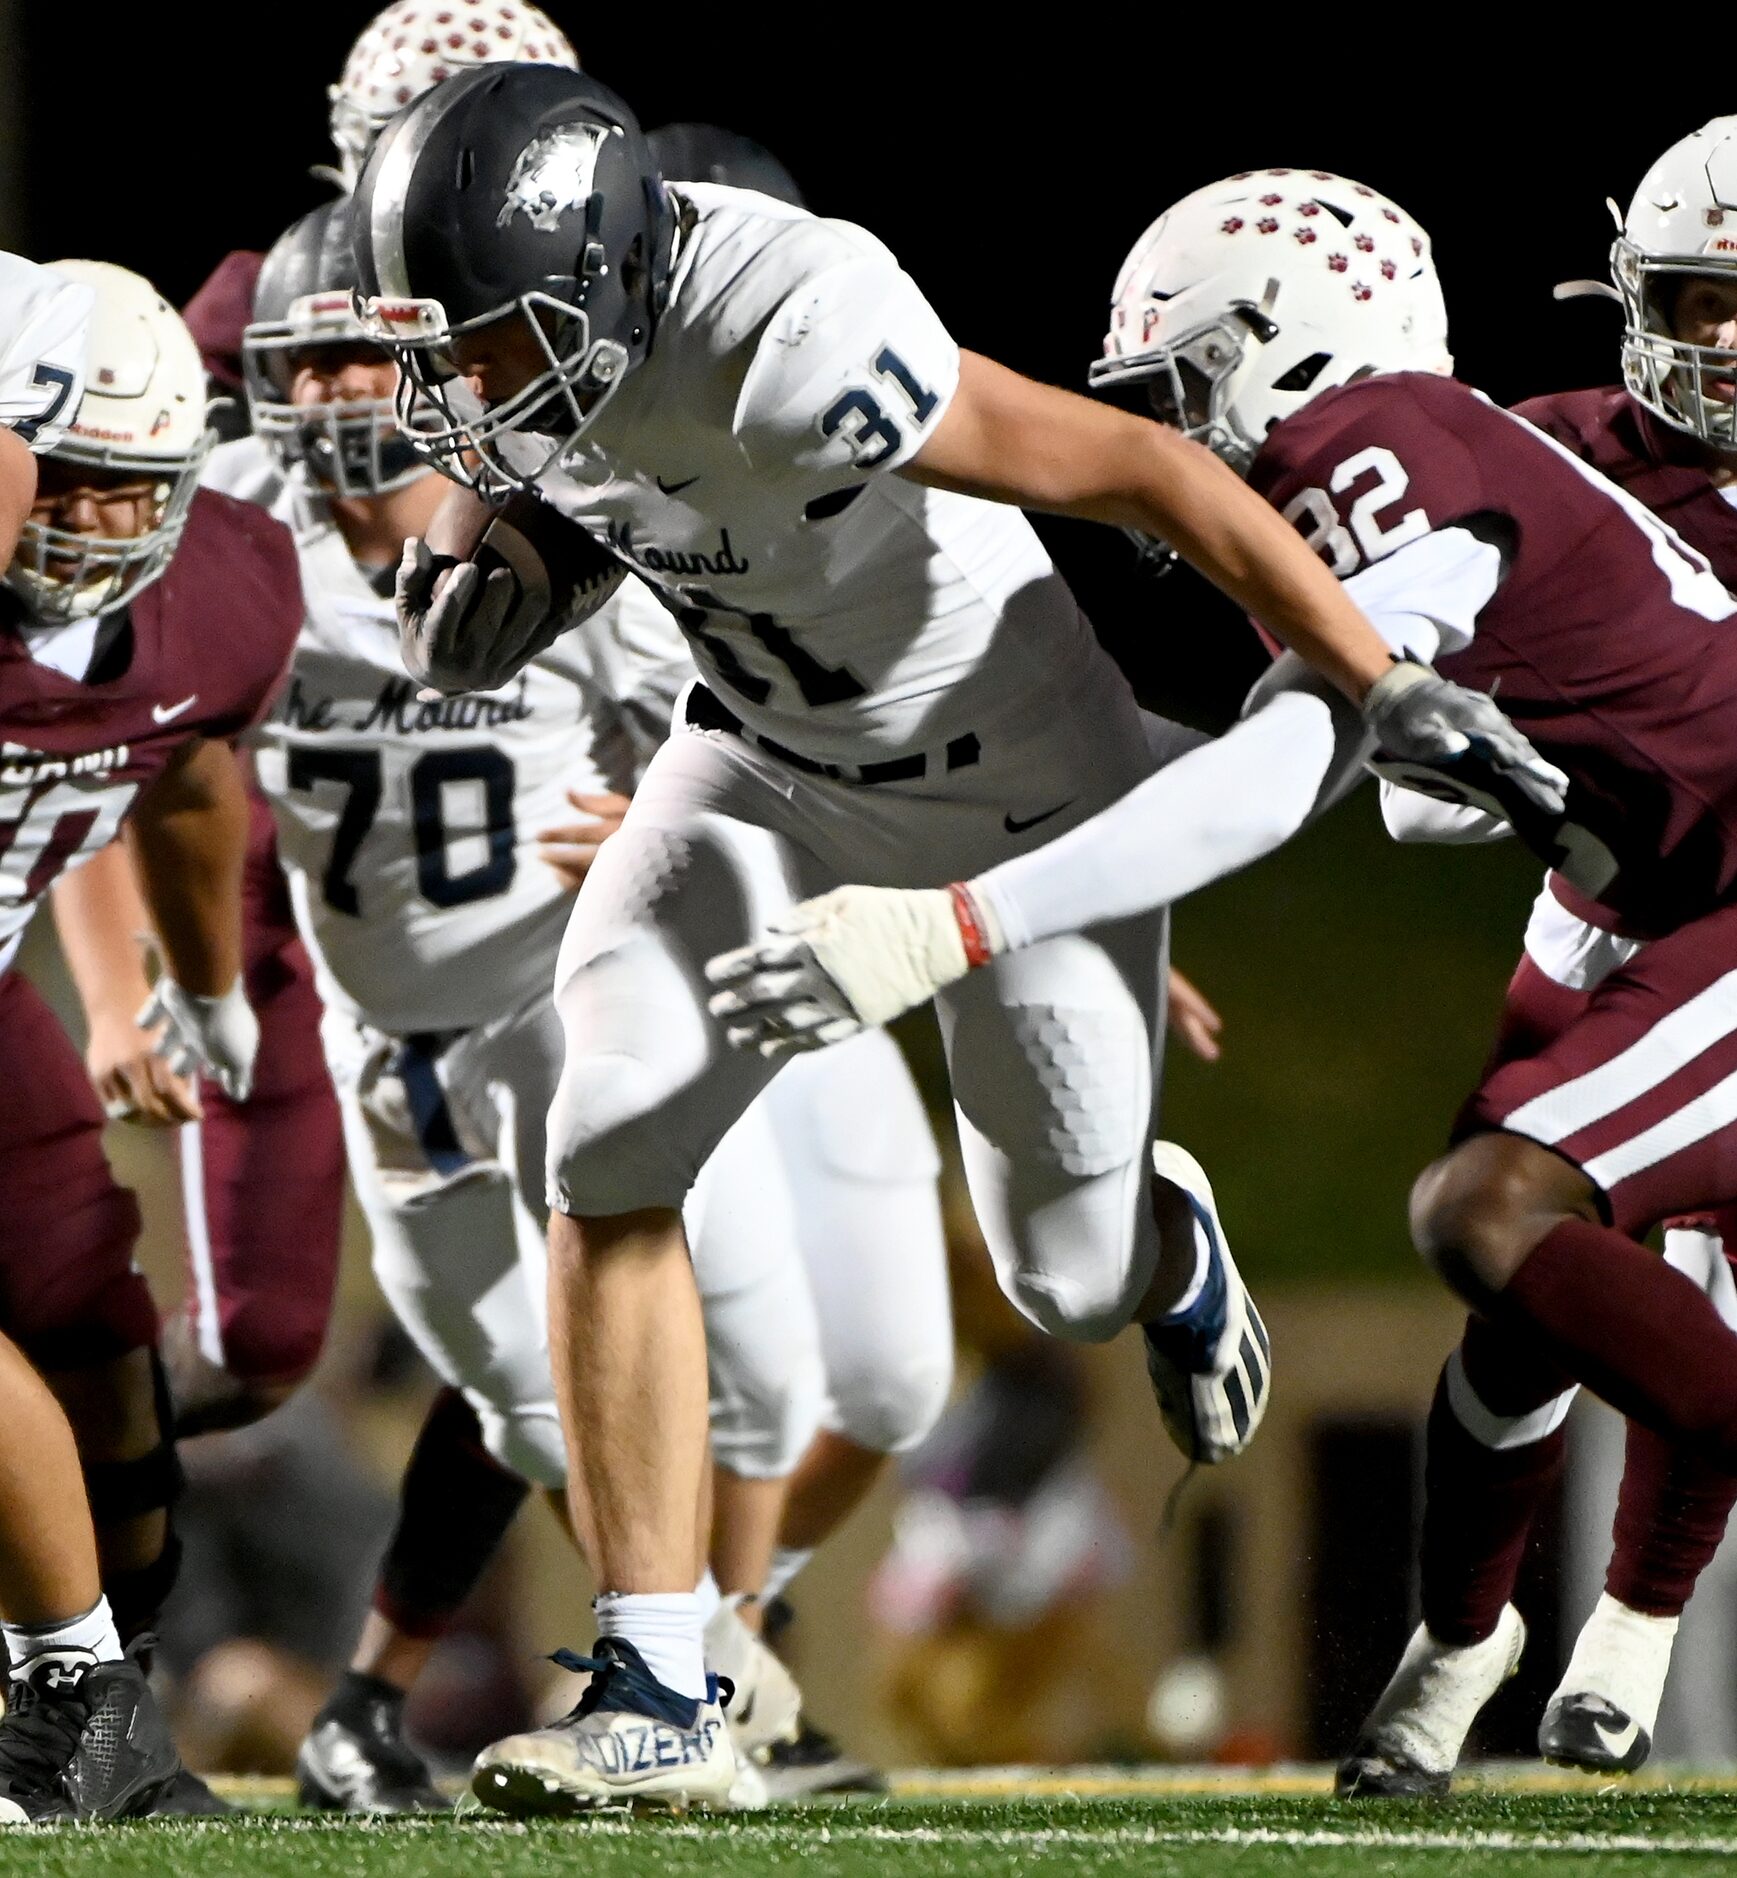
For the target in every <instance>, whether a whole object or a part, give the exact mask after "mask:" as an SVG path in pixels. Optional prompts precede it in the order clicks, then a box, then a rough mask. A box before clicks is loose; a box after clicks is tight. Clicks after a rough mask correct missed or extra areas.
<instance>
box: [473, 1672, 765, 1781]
mask: <svg viewBox="0 0 1737 1878" xmlns="http://www.w3.org/2000/svg"><path fill="white" fill-rule="evenodd" d="M554 1661H555V1662H557V1663H559V1664H560V1665H561V1667H562V1668H563V1669H570V1670H574V1671H585V1670H589V1671H590V1672H591V1684H590V1687H589V1688H587V1689H586V1691H585V1693H584V1695H583V1696H581V1697H580V1699H579V1705H578V1707H577V1708H575V1709H574V1710H573V1711H572V1712H571V1713H570V1714H568V1715H564V1716H563V1717H562V1718H561V1719H560V1720H559V1721H558V1722H553V1723H551V1724H550V1726H549V1727H547V1728H537V1729H534V1730H532V1731H531V1732H530V1733H528V1734H522V1735H509V1736H508V1737H507V1739H506V1740H504V1741H497V1742H496V1743H495V1744H494V1746H493V1747H488V1748H484V1749H483V1751H482V1753H481V1754H479V1755H478V1756H477V1758H476V1764H475V1766H474V1767H473V1768H472V1769H471V1779H470V1790H471V1792H472V1793H474V1794H475V1795H476V1797H477V1798H478V1799H479V1800H481V1801H482V1803H483V1804H484V1805H485V1806H490V1807H493V1808H494V1809H495V1810H496V1811H497V1812H501V1813H511V1814H513V1815H515V1816H516V1817H519V1818H525V1817H529V1816H535V1815H539V1814H572V1813H587V1812H592V1811H595V1810H596V1809H597V1808H599V1807H610V1806H635V1807H644V1808H649V1809H656V1810H660V1811H667V1812H685V1811H686V1810H687V1808H688V1807H690V1806H701V1807H719V1808H726V1809H727V1808H729V1807H731V1806H732V1804H733V1803H735V1802H733V1801H732V1793H733V1792H734V1790H735V1789H736V1786H737V1778H738V1773H739V1768H738V1763H737V1760H736V1750H735V1747H734V1746H733V1744H732V1743H731V1740H730V1730H729V1725H728V1724H727V1723H726V1722H725V1720H724V1710H723V1704H722V1703H721V1702H720V1700H719V1698H718V1687H717V1680H716V1678H715V1677H713V1678H708V1688H707V1695H706V1698H705V1699H704V1700H703V1701H695V1700H693V1699H691V1698H690V1697H687V1696H683V1695H678V1694H677V1693H676V1691H675V1690H673V1689H669V1688H666V1687H665V1686H664V1685H663V1684H662V1683H661V1682H659V1681H658V1680H657V1678H656V1677H655V1676H653V1675H652V1673H651V1671H650V1670H649V1669H647V1668H646V1666H645V1659H644V1658H643V1657H642V1656H641V1655H640V1653H639V1652H638V1651H637V1650H636V1649H635V1648H634V1647H633V1645H632V1644H631V1643H628V1642H626V1641H625V1640H624V1639H622V1638H620V1637H605V1638H603V1639H602V1641H601V1642H599V1643H598V1644H597V1645H596V1647H595V1650H594V1653H593V1654H592V1655H591V1656H577V1655H575V1654H574V1653H573V1652H572V1651H571V1650H559V1651H557V1652H556V1654H555V1657H554ZM744 1798H746V1796H744Z"/></svg>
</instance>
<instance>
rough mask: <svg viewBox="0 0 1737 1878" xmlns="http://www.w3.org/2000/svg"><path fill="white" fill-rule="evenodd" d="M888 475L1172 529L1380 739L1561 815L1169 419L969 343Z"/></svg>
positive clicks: (1481, 706)
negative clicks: (1073, 388) (1496, 778)
mask: <svg viewBox="0 0 1737 1878" xmlns="http://www.w3.org/2000/svg"><path fill="white" fill-rule="evenodd" d="M899 474H901V475H904V476H909V477H911V478H913V479H914V480H916V481H918V482H926V483H930V484H933V485H935V486H936V487H939V488H946V489H957V490H962V491H964V492H965V493H967V494H970V495H978V496H987V497H989V498H991V499H992V500H995V501H999V502H1012V503H1016V504H1018V505H1019V506H1020V507H1021V508H1028V509H1042V510H1045V511H1047V512H1048V513H1050V514H1054V515H1071V516H1076V517H1079V518H1081V519H1083V520H1086V521H1097V522H1108V523H1111V524H1112V525H1114V526H1116V527H1120V528H1131V529H1134V530H1135V531H1136V532H1138V533H1141V534H1145V535H1154V536H1157V537H1159V538H1161V539H1162V540H1164V541H1167V542H1168V543H1169V544H1170V545H1171V546H1172V547H1173V548H1175V549H1176V551H1177V552H1178V553H1179V554H1180V555H1181V556H1182V558H1183V559H1184V560H1186V561H1187V562H1189V563H1190V565H1192V566H1194V567H1196V568H1198V569H1199V570H1200V572H1201V573H1203V574H1204V575H1205V576H1206V577H1207V579H1208V580H1210V581H1211V582H1212V583H1213V584H1214V585H1215V586H1216V587H1218V588H1220V589H1222V591H1223V592H1225V593H1227V594H1229V595H1230V597H1231V598H1232V599H1233V600H1235V601H1237V602H1238V604H1239V605H1241V606H1243V607H1244V608H1246V609H1247V610H1248V611H1249V612H1250V613H1251V614H1253V615H1254V617H1255V618H1256V619H1258V620H1259V621H1260V622H1261V623H1262V625H1264V626H1265V627H1267V628H1268V630H1269V631H1271V632H1272V633H1274V634H1276V635H1277V636H1278V637H1279V638H1280V639H1282V640H1283V641H1284V642H1285V644H1286V645H1288V646H1290V647H1291V648H1292V650H1293V651H1295V652H1297V653H1298V654H1299V655H1300V656H1301V657H1302V658H1304V659H1305V660H1307V662H1308V663H1309V664H1310V665H1312V666H1313V667H1314V668H1315V669H1316V670H1317V671H1318V672H1322V673H1324V674H1325V675H1326V676H1327V677H1328V678H1329V679H1331V680H1332V682H1333V683H1334V684H1335V685H1337V686H1338V688H1339V689H1340V690H1341V691H1342V692H1344V694H1345V695H1346V697H1348V698H1350V699H1351V700H1352V702H1353V703H1355V704H1358V705H1360V706H1361V707H1362V709H1363V712H1364V715H1365V716H1366V717H1367V718H1368V720H1369V722H1370V725H1371V727H1372V728H1374V729H1375V730H1376V731H1377V732H1378V734H1379V739H1380V743H1381V746H1382V748H1383V749H1384V750H1386V751H1388V752H1389V753H1390V754H1392V755H1394V756H1397V757H1404V758H1408V759H1410V760H1412V761H1414V762H1419V763H1430V762H1442V761H1451V760H1452V759H1453V758H1455V757H1457V756H1459V755H1461V754H1462V753H1464V752H1465V751H1466V750H1467V749H1468V748H1473V749H1475V750H1476V751H1477V752H1478V754H1479V755H1480V756H1481V757H1482V758H1484V759H1485V760H1486V761H1488V762H1490V763H1491V764H1492V765H1493V766H1494V767H1495V768H1496V769H1497V770H1499V771H1501V772H1503V773H1505V774H1507V775H1509V776H1511V777H1512V778H1513V780H1514V783H1515V785H1516V786H1517V787H1518V788H1519V789H1521V790H1522V792H1523V793H1526V794H1528V795H1529V796H1531V797H1532V799H1533V800H1534V801H1535V802H1536V803H1537V804H1538V805H1539V806H1540V807H1542V808H1544V809H1546V810H1548V811H1550V812H1551V813H1556V812H1559V811H1560V809H1561V807H1562V791H1563V789H1564V787H1565V782H1564V778H1563V777H1562V775H1561V774H1560V772H1559V771H1557V770H1556V769H1554V768H1553V767H1552V766H1551V765H1550V764H1548V763H1546V762H1545V761H1544V759H1543V758H1542V757H1540V756H1539V755H1538V753H1537V751H1536V750H1534V749H1533V748H1532V746H1531V744H1530V743H1528V742H1527V740H1526V739H1525V738H1524V737H1522V736H1521V735H1520V733H1519V732H1518V731H1517V730H1515V729H1514V727H1513V726H1512V725H1511V724H1510V723H1509V722H1508V720H1507V719H1506V718H1505V717H1504V716H1503V715H1502V713H1501V712H1500V711H1499V710H1498V709H1497V708H1496V706H1495V705H1494V704H1493V703H1492V702H1491V701H1490V700H1489V699H1488V698H1487V697H1485V696H1483V695H1482V694H1481V693H1479V692H1475V691H1467V690H1464V689H1463V688H1462V687H1460V686H1458V685H1454V684H1450V683H1449V682H1448V681H1447V680H1446V679H1443V678H1440V677H1438V676H1437V675H1436V674H1435V673H1434V672H1432V671H1430V670H1429V669H1428V668H1427V667H1426V666H1422V665H1419V664H1416V663H1414V662H1412V661H1411V660H1410V659H1408V658H1398V659H1397V662H1396V657H1397V655H1396V654H1395V652H1394V651H1393V649H1392V648H1391V647H1390V646H1389V644H1388V642H1387V641H1386V640H1385V639H1383V638H1382V636H1381V635H1380V634H1379V633H1378V632H1377V631H1376V630H1375V628H1374V627H1373V626H1372V625H1371V624H1370V623H1369V621H1368V619H1367V618H1365V617H1364V615H1363V614H1362V613H1361V612H1360V611H1359V609H1358V608H1357V606H1356V604H1355V603H1354V602H1353V600H1352V599H1351V597H1350V596H1349V595H1348V594H1347V593H1346V592H1345V590H1344V589H1343V587H1341V585H1340V584H1339V582H1338V581H1337V580H1336V579H1335V578H1334V577H1333V575H1332V574H1330V573H1329V572H1328V571H1327V569H1326V567H1325V566H1323V565H1322V563H1321V562H1320V561H1319V560H1318V559H1317V558H1316V556H1315V555H1314V553H1313V552H1312V551H1311V550H1310V549H1309V548H1308V547H1306V546H1305V545H1304V543H1303V540H1302V538H1301V536H1299V535H1298V534H1297V532H1296V531H1295V530H1294V529H1293V528H1292V527H1291V526H1290V524H1289V523H1288V522H1286V521H1285V519H1284V518H1283V517H1282V516H1281V515H1279V514H1278V512H1277V511H1276V510H1275V509H1273V508H1272V507H1271V505H1270V504H1268V503H1267V502H1266V501H1265V500H1263V499H1262V498H1261V497H1260V496H1258V495H1256V494H1255V492H1254V491H1253V490H1252V489H1250V488H1249V487H1248V486H1247V484H1245V483H1244V482H1243V481H1242V480H1241V479H1240V478H1239V477H1237V476H1236V475H1235V474H1233V472H1232V471H1230V470H1229V469H1227V468H1226V467H1225V465H1224V464H1222V463H1221V462H1219V460H1218V458H1217V457H1215V456H1214V455H1213V454H1212V453H1211V451H1209V450H1207V449H1204V448H1203V447H1202V446H1201V445H1199V444H1197V443H1192V442H1190V441H1189V440H1188V439H1187V438H1186V437H1183V436H1181V435H1180V434H1179V433H1177V432H1176V431H1173V430H1169V429H1166V428H1165V426H1164V425H1162V424H1158V423H1154V422H1153V421H1152V420H1151V419H1149V418H1144V417H1136V416H1133V415H1132V414H1130V413H1129V412H1126V411H1119V410H1117V409H1116V408H1115V407H1114V406H1111V405H1107V404H1100V403H1097V402H1096V401H1094V400H1093V399H1090V398H1081V397H1077V396H1075V394H1074V393H1072V392H1069V391H1061V390H1058V389H1057V388H1056V387H1055V386H1053V385H1040V384H1038V383H1036V382H1035V381H1034V380H1032V379H1029V378H1022V377H1021V376H1020V375H1019V374H1018V373H1017V372H1011V371H1009V370H1008V369H1007V367H1006V366H1004V365H997V364H996V363H995V362H994V361H993V360H992V359H986V358H983V357H981V356H980V355H978V354H976V353H972V352H964V353H961V354H960V371H959V388H958V390H957V392H956V393H955V394H954V396H953V399H952V402H951V403H950V404H949V405H948V407H947V410H946V413H945V415H944V416H943V417H942V418H941V420H940V422H939V424H938V425H937V426H936V428H935V431H934V433H933V435H932V436H930V437H929V439H928V440H927V442H925V443H924V445H923V447H922V448H921V449H920V450H919V451H918V452H917V454H916V455H915V456H914V457H913V458H912V459H911V461H910V462H909V463H907V464H906V465H905V466H904V468H903V469H902V470H901V471H900V472H899Z"/></svg>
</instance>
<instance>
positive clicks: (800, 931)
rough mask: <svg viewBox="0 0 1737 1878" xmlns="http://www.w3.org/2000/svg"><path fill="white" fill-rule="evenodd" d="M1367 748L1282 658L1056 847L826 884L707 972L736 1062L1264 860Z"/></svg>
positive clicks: (786, 1047)
mask: <svg viewBox="0 0 1737 1878" xmlns="http://www.w3.org/2000/svg"><path fill="white" fill-rule="evenodd" d="M1373 748H1374V739H1373V736H1372V733H1371V732H1370V730H1369V729H1368V727H1367V725H1366V724H1365V723H1364V722H1363V719H1362V717H1361V716H1360V715H1359V713H1358V712H1357V711H1356V710H1355V709H1354V708H1353V707H1352V706H1351V705H1350V704H1349V703H1348V702H1347V701H1346V700H1345V699H1344V698H1343V697H1342V696H1341V695H1340V694H1339V692H1337V691H1336V690H1335V689H1334V688H1333V687H1332V686H1331V685H1330V684H1329V683H1328V682H1327V681H1326V680H1325V679H1324V678H1323V677H1322V676H1321V675H1320V674H1318V673H1316V672H1313V671H1311V670H1310V669H1309V668H1308V667H1307V666H1305V665H1304V664H1303V663H1302V661H1301V660H1300V659H1298V658H1296V657H1295V656H1294V655H1290V656H1287V657H1286V658H1284V659H1281V660H1280V661H1279V662H1278V664H1277V665H1275V666H1274V667H1273V669H1272V671H1271V672H1269V673H1268V674H1267V675H1266V676H1265V677H1264V678H1263V679H1262V680H1261V683H1260V684H1259V685H1258V686H1257V687H1256V688H1255V691H1254V693H1253V694H1252V696H1251V698H1250V703H1249V708H1248V710H1247V711H1246V712H1245V714H1244V716H1243V718H1242V719H1241V721H1240V722H1239V723H1237V724H1236V725H1234V726H1233V727H1232V728H1231V729H1230V730H1229V731H1227V732H1226V733H1225V735H1224V736H1222V737H1220V738H1217V739H1216V740H1215V741H1214V742H1211V743H1207V744H1203V745H1201V746H1200V748H1199V749H1196V750H1191V751H1189V752H1188V753H1187V754H1186V755H1185V756H1181V757H1178V758H1177V759H1176V761H1175V762H1173V763H1170V764H1167V765H1166V766H1165V767H1164V768H1163V769H1161V770H1160V771H1158V773H1157V774H1156V775H1154V776H1150V777H1148V778H1147V780H1146V781H1145V782H1143V783H1141V784H1140V785H1139V786H1138V787H1137V788H1135V789H1132V790H1130V791H1129V792H1128V794H1127V795H1125V796H1123V797H1121V798H1120V800H1118V801H1116V802H1113V803H1112V804H1111V805H1110V806H1109V807H1108V808H1107V809H1103V810H1101V811H1100V812H1099V813H1098V814H1096V815H1094V816H1093V817H1092V818H1091V819H1090V820H1089V821H1086V822H1082V823H1081V824H1080V825H1079V827H1077V828H1074V829H1071V830H1070V831H1069V832H1068V833H1067V834H1065V835H1061V836H1058V837H1057V838H1056V839H1055V840H1054V841H1050V842H1046V843H1045V844H1044V845H1043V846H1042V847H1040V848H1036V849H1033V850H1032V852H1031V853H1029V854H1023V855H1020V856H1018V857H1017V858H1016V859H1014V860H1011V861H1005V862H1003V863H1002V864H1001V865H1000V866H999V867H994V868H991V869H990V870H989V871H988V872H987V873H985V874H980V875H979V876H977V878H976V879H974V880H970V881H964V882H960V883H957V884H955V885H954V886H952V887H945V888H921V889H900V888H884V887H840V888H838V889H836V890H835V891H834V892H832V893H828V894H822V895H821V896H820V897H819V898H818V899H814V900H806V901H804V902H802V904H801V905H799V906H795V907H792V908H791V909H790V911H789V912H788V913H785V914H784V915H782V916H781V917H780V918H779V919H777V920H776V921H774V922H773V926H772V929H771V931H770V932H769V933H768V934H767V935H766V936H765V937H764V938H762V939H760V940H758V941H757V942H756V943H755V944H753V945H751V946H744V947H742V948H741V949H740V950H738V951H735V952H727V953H724V954H723V955H721V956H720V957H718V958H716V959H714V960H712V962H711V963H710V964H709V965H708V966H707V968H706V969H707V976H708V977H709V978H710V980H711V982H712V983H713V985H714V986H716V987H717V990H716V992H715V994H714V996H713V998H712V1002H711V1008H712V1011H713V1013H714V1014H715V1015H716V1016H718V1017H719V1018H721V1019H722V1020H723V1021H724V1024H725V1026H726V1028H727V1030H728V1033H729V1037H730V1041H731V1042H732V1043H733V1044H735V1045H736V1046H737V1048H739V1049H750V1050H757V1051H759V1052H760V1053H761V1054H762V1055H767V1056H777V1055H782V1054H784V1053H785V1052H787V1051H791V1050H813V1049H819V1048H821V1047H823V1046H824V1045H826V1044H830V1043H839V1042H842V1041H843V1040H844V1039H845V1038H846V1037H850V1036H853V1035H855V1033H856V1032H857V1031H858V1030H861V1029H865V1028H872V1027H873V1026H875V1025H878V1024H885V1023H889V1022H891V1020H892V1019H893V1018H895V1017H897V1016H898V1015H899V1014H900V1013H901V1012H903V1011H907V1010H910V1009H911V1008H912V1007H913V1006H915V1005H918V1004H921V1003H923V1002H925V1001H926V1000H927V999H928V998H931V997H933V996H934V994H935V993H936V992H937V991H939V990H941V989H942V988H943V987H944V986H946V985H950V984H952V983H953V982H954V980H956V979H959V978H963V977H964V975H965V974H966V972H968V971H969V970H970V969H971V968H972V967H973V966H977V965H986V964H988V963H989V962H990V960H991V959H994V958H996V957H998V956H999V955H1000V954H1001V953H1003V952H1006V951H1009V950H1011V949H1012V948H1014V947H1016V946H1025V945H1033V944H1035V943H1037V942H1038V941H1039V940H1042V939H1048V938H1052V937H1054V936H1055V935H1056V934H1058V933H1063V932H1078V931H1080V930H1082V929H1083V928H1086V927H1090V926H1097V925H1101V924H1104V923H1106V922H1108V921H1111V920H1118V919H1127V918H1129V917H1131V916H1133V915H1135V914H1139V913H1147V912H1150V911H1152V910H1153V909H1154V908H1156V907H1161V906H1169V905H1171V904H1172V903H1173V902H1175V901H1177V900H1180V899H1182V898H1184V897H1185V896H1186V895H1188V894H1190V893H1193V892H1196V891H1197V890H1198V889H1199V888H1201V887H1204V886H1206V885H1208V884H1209V883H1210V882H1212V881H1214V880H1219V879H1222V878H1223V877H1224V876H1225V875H1226V874H1230V873H1234V872H1235V871H1236V870H1237V869H1239V868H1242V867H1246V866H1248V865H1249V863H1250V862H1252V861H1256V860H1259V859H1260V857H1261V856H1262V855H1265V854H1270V853H1271V852H1272V851H1273V849H1275V848H1277V847H1280V846H1282V845H1283V843H1285V842H1286V841H1288V840H1289V839H1290V838H1291V836H1292V835H1294V834H1295V833H1296V832H1297V831H1298V829H1300V828H1301V827H1302V826H1303V825H1304V824H1305V823H1306V822H1307V821H1309V820H1310V819H1312V818H1313V817H1314V816H1316V815H1318V814H1320V813H1321V812H1322V811H1323V810H1325V809H1326V808H1328V807H1329V806H1331V804H1332V803H1334V802H1336V801H1338V800H1339V798H1340V797H1341V796H1342V795H1344V794H1345V793H1346V791H1347V790H1349V789H1350V788H1351V787H1352V786H1353V785H1354V784H1355V783H1356V782H1357V780H1358V778H1359V777H1360V776H1361V774H1362V773H1363V765H1364V763H1365V761H1366V760H1367V758H1368V757H1369V755H1370V753H1371V751H1372V750H1373Z"/></svg>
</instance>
